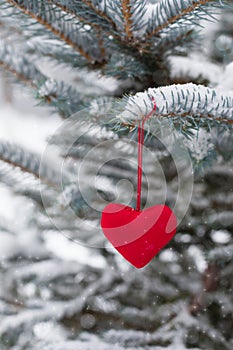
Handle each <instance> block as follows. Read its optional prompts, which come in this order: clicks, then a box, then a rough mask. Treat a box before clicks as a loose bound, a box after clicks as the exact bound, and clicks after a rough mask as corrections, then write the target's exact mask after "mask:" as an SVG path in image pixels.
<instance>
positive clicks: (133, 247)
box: [101, 203, 177, 268]
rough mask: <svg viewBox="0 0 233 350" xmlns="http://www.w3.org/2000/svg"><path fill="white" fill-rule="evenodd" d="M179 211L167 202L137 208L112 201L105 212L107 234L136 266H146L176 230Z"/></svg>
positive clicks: (104, 223)
mask: <svg viewBox="0 0 233 350" xmlns="http://www.w3.org/2000/svg"><path fill="white" fill-rule="evenodd" d="M176 226H177V221H176V217H175V214H174V213H173V212H172V210H171V209H170V208H169V207H167V206H166V205H162V204H160V205H155V206H153V207H150V208H147V209H145V210H140V211H137V210H135V209H133V208H131V207H128V206H125V205H123V204H116V203H110V204H108V205H107V206H106V207H105V208H104V210H103V213H102V218H101V227H102V230H103V232H104V235H105V236H106V238H107V239H108V240H109V242H110V243H111V244H112V245H113V246H114V247H115V248H116V250H117V251H118V252H119V253H120V254H121V255H122V256H123V257H124V258H125V259H126V260H128V261H129V262H130V263H131V264H132V265H134V266H135V267H137V268H141V267H144V266H145V265H146V264H148V263H149V262H150V261H151V259H152V258H153V257H154V256H155V255H156V254H157V253H158V252H159V251H160V250H161V249H162V248H163V247H164V246H165V245H166V244H167V243H168V242H169V241H170V240H171V239H172V237H173V236H174V235H175V233H176Z"/></svg>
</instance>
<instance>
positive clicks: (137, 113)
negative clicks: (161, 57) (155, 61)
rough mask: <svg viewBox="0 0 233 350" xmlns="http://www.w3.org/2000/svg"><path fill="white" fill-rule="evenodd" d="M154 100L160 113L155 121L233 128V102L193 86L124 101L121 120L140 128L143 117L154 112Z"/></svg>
mask: <svg viewBox="0 0 233 350" xmlns="http://www.w3.org/2000/svg"><path fill="white" fill-rule="evenodd" d="M152 98H154V99H155V102H156V105H157V109H156V111H155V112H154V117H157V118H158V117H160V118H171V119H174V120H175V121H176V122H179V120H180V121H181V120H182V118H183V119H186V118H188V121H189V122H190V121H193V122H195V120H197V119H199V118H200V119H204V120H206V121H211V120H212V121H216V122H219V123H220V124H221V123H222V124H227V125H232V124H233V98H232V97H231V96H225V95H222V94H221V93H219V92H218V91H217V90H215V89H209V88H207V87H204V86H202V85H195V84H192V83H189V84H183V85H171V86H166V87H161V88H153V89H152V88H151V89H148V90H147V91H146V92H144V93H137V94H136V95H135V96H132V97H128V98H124V102H125V104H124V107H123V109H124V110H123V112H121V113H120V114H119V116H118V118H119V120H121V121H122V122H123V123H128V124H130V125H136V123H137V122H138V120H140V119H141V118H142V117H143V115H146V114H147V113H148V111H150V110H152V109H153V102H152Z"/></svg>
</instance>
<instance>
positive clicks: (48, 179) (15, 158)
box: [0, 142, 57, 187]
mask: <svg viewBox="0 0 233 350" xmlns="http://www.w3.org/2000/svg"><path fill="white" fill-rule="evenodd" d="M0 161H2V162H4V163H7V164H9V165H11V166H12V167H17V168H20V170H21V171H22V172H24V173H29V174H31V175H33V176H35V177H36V178H37V179H40V180H41V181H42V182H44V183H46V184H47V185H49V186H50V187H57V183H56V176H55V173H54V171H51V170H50V169H43V173H41V172H40V158H39V157H38V155H36V154H33V153H30V152H28V151H25V150H23V149H22V148H21V147H19V146H18V145H12V144H9V143H2V142H1V143H0Z"/></svg>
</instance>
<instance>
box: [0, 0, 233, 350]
mask: <svg viewBox="0 0 233 350" xmlns="http://www.w3.org/2000/svg"><path fill="white" fill-rule="evenodd" d="M232 13H233V12H232V1H227V2H226V3H222V1H217V0H192V1H191V0H186V1H185V0H157V1H147V0H134V1H133V0H100V1H97V0H73V1H70V0H0V15H1V17H0V24H1V42H0V65H1V68H2V69H3V70H4V72H6V73H7V74H9V79H12V78H13V79H15V81H16V82H17V83H19V84H22V86H27V87H29V88H30V89H31V91H32V93H33V94H34V97H35V99H36V101H37V102H39V103H40V104H41V105H46V106H50V107H51V113H52V112H53V113H56V114H58V115H59V116H60V117H61V119H62V120H63V121H64V122H63V124H62V126H61V127H60V128H59V130H58V131H57V132H56V133H55V134H54V135H52V136H51V139H50V140H49V141H48V147H47V149H46V150H45V153H44V155H43V156H41V155H39V154H38V155H37V154H35V153H33V152H30V151H28V150H26V149H24V148H22V147H21V146H20V145H17V144H11V143H6V142H3V141H2V142H1V140H0V181H1V182H2V183H4V184H5V185H6V186H9V188H11V190H12V191H13V192H14V193H16V195H20V196H24V197H25V198H27V199H28V200H29V201H30V200H31V201H33V203H34V204H33V208H34V209H33V212H30V214H29V216H28V223H27V224H28V226H27V230H26V233H27V235H28V238H27V240H26V242H27V243H26V245H29V248H28V250H27V251H25V254H20V255H19V254H18V255H17V254H15V255H14V254H13V256H11V257H10V258H9V259H5V260H4V261H2V262H1V264H0V272H1V280H2V286H3V287H2V291H1V294H0V297H1V303H0V306H1V311H0V312H1V314H2V322H1V323H0V348H1V349H4V350H5V349H14V350H23V349H44V350H49V349H54V350H59V349H64V350H71V349H82V350H87V349H90V348H91V349H92V348H93V349H100V350H104V349H109V347H111V346H112V347H113V348H114V349H117V350H118V349H119V350H120V349H122V350H123V349H155V350H162V349H164V350H171V349H173V350H175V349H177V350H185V349H193V350H207V349H211V350H215V349H216V350H219V349H221V350H230V349H232V346H233V339H232V326H233V322H232V307H233V302H232V278H231V277H232V264H231V259H232V255H233V243H232V236H231V234H232V228H233V225H232V224H233V221H232V203H233V201H232V199H233V192H232V190H233V175H232V171H231V166H232V154H233V152H232V151H233V141H232V133H231V130H232V124H233V93H232V91H233V83H232V81H231V79H230V76H231V77H232V74H233V68H232V64H233V63H232V55H233V51H232V42H233V33H232V26H231V18H232ZM216 16H217V18H218V26H217V25H216V28H217V30H216V29H214V30H213V32H211V31H209V35H208V36H207V37H205V36H204V34H205V33H206V31H205V29H202V27H203V26H204V27H205V26H206V25H207V23H208V22H203V19H205V20H209V21H212V20H213V19H214V20H215V17H216ZM229 18H230V19H229ZM214 28H215V27H214ZM213 43H215V44H214V45H213ZM54 66H55V67H56V69H57V71H56V72H57V76H51V74H50V69H51V67H54ZM45 67H46V68H45ZM67 69H70V71H71V72H72V74H69V77H68V76H65V73H63V72H67ZM6 73H4V74H6ZM154 103H156V108H154ZM153 108H154V110H153ZM148 113H151V117H150V118H149V119H148V120H147V122H146V123H145V129H146V130H145V131H146V135H145V148H146V151H145V154H144V172H145V176H144V180H143V192H142V206H147V205H148V203H149V204H150V205H153V204H157V203H160V202H163V203H164V202H166V204H168V205H169V206H170V207H172V208H174V211H175V213H176V215H177V217H178V220H179V226H178V229H177V234H176V236H175V238H174V240H173V241H171V242H170V243H169V246H167V247H166V248H165V249H164V250H162V251H161V252H160V254H159V255H158V256H157V257H156V258H155V259H153V261H152V262H151V263H150V264H149V265H148V266H147V267H145V268H144V269H142V270H135V269H134V268H133V267H131V266H130V265H129V264H128V263H126V262H124V260H123V259H122V258H121V257H119V256H118V255H117V254H115V252H114V251H112V250H111V249H109V246H108V244H107V243H106V241H105V238H104V235H103V234H102V232H101V229H100V225H99V221H100V216H101V210H102V209H103V208H104V205H105V204H106V202H112V201H115V200H117V201H118V202H119V201H120V202H122V203H127V204H129V205H131V206H132V207H133V206H135V203H136V196H135V192H136V186H137V179H136V172H137V166H136V160H137V143H136V142H135V141H137V131H138V125H139V122H140V121H141V120H142V118H143V117H145V116H146V115H148ZM51 151H52V158H53V159H52V161H51ZM49 156H50V158H49ZM77 174H79V176H77ZM162 174H163V175H162ZM122 179H127V180H129V181H130V183H131V187H130V186H128V185H127V184H126V185H125V184H124V183H123V184H122V183H119V181H120V180H122ZM193 182H194V183H193ZM0 230H1V232H4V234H7V235H12V237H15V242H17V244H20V239H21V237H22V236H21V235H20V232H14V230H13V229H12V225H11V224H10V223H6V222H5V221H4V220H1V221H0ZM61 235H63V236H62V237H63V238H64V242H65V241H66V243H67V242H69V244H70V245H72V246H75V245H77V243H79V244H81V245H86V246H87V247H90V249H91V250H90V251H91V253H90V254H93V255H94V258H93V260H94V261H96V263H90V261H92V260H91V258H90V259H89V258H87V259H86V261H85V262H84V263H83V264H81V263H76V262H72V261H65V260H63V259H62V258H58V257H56V256H55V255H52V254H51V253H49V250H48V249H47V246H46V242H48V237H53V238H54V237H56V238H55V239H59V238H58V237H60V236H61ZM17 237H19V238H17ZM24 239H25V234H24ZM30 245H31V246H30ZM30 247H31V248H30ZM98 262H99V263H98Z"/></svg>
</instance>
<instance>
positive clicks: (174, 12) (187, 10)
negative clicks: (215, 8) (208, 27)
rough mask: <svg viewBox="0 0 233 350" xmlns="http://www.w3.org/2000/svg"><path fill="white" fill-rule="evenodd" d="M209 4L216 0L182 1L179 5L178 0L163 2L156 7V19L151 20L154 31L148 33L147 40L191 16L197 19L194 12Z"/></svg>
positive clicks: (165, 0) (164, 0) (163, 0)
mask: <svg viewBox="0 0 233 350" xmlns="http://www.w3.org/2000/svg"><path fill="white" fill-rule="evenodd" d="M209 3H216V0H194V1H191V0H188V1H184V0H181V1H180V2H179V3H178V2H177V1H176V0H172V1H170V0H162V1H161V2H160V3H158V5H157V7H156V15H155V14H154V17H155V18H153V19H151V21H153V22H154V21H155V23H153V24H152V30H150V31H149V32H148V33H147V35H146V38H147V39H148V38H151V37H153V36H155V35H157V34H158V33H159V32H161V31H162V30H164V29H166V28H168V27H169V26H171V25H172V24H174V23H176V22H178V21H180V20H182V19H184V20H186V19H187V18H189V16H191V17H194V18H195V13H194V11H195V10H197V9H200V8H202V9H203V8H204V7H205V6H206V5H207V4H209ZM199 15H200V14H198V16H199ZM207 15H208V14H207ZM190 21H191V19H190Z"/></svg>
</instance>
